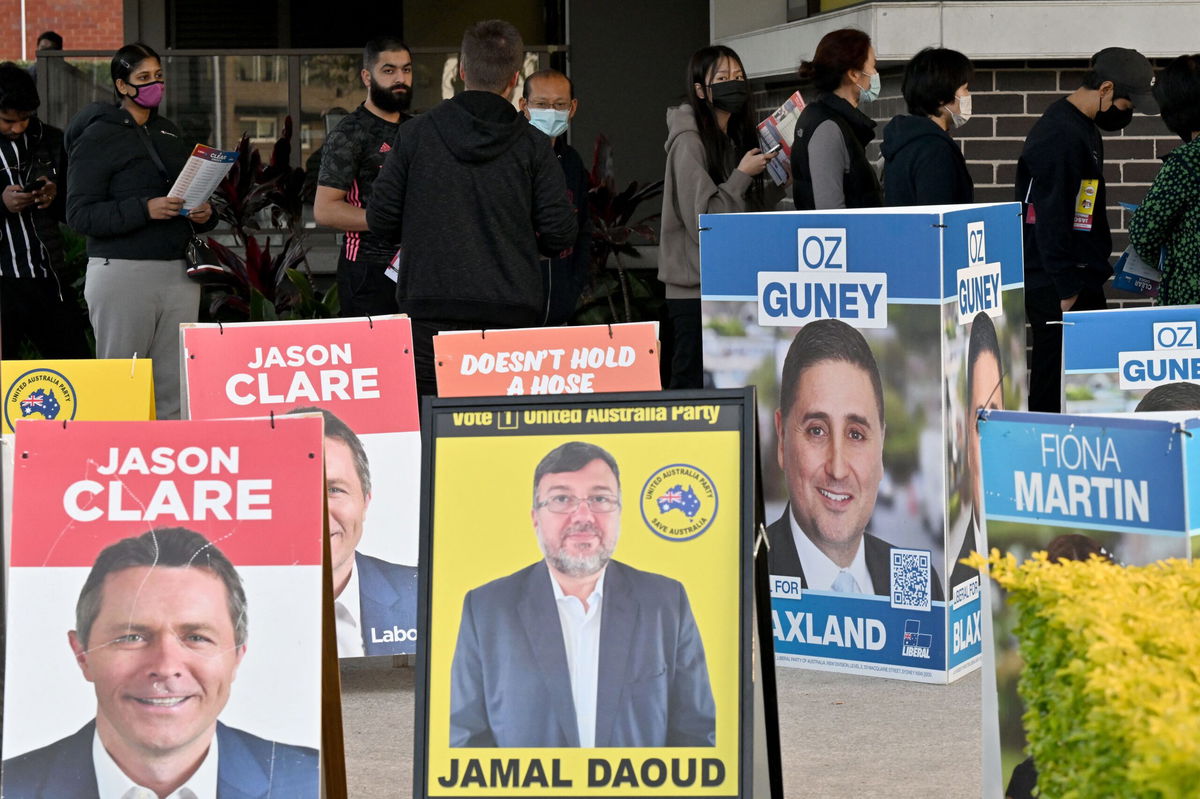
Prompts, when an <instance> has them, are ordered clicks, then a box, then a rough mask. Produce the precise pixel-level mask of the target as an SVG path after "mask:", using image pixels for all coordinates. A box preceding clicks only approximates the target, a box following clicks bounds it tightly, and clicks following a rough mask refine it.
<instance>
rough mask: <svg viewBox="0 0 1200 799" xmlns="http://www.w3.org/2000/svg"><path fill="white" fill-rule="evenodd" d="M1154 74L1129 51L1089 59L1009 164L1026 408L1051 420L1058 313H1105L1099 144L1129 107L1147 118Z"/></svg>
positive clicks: (1107, 270) (1057, 395)
mask: <svg viewBox="0 0 1200 799" xmlns="http://www.w3.org/2000/svg"><path fill="white" fill-rule="evenodd" d="M1153 81H1154V68H1153V67H1152V66H1151V65H1150V62H1149V61H1147V60H1146V58H1145V56H1143V55H1142V54H1141V53H1139V52H1137V51H1136V50H1127V49H1125V48H1123V47H1109V48H1106V49H1104V50H1101V51H1100V52H1098V53H1096V54H1095V55H1094V56H1092V60H1091V68H1090V69H1089V70H1088V71H1087V72H1086V73H1085V74H1084V76H1083V81H1082V84H1081V85H1080V87H1079V88H1078V89H1076V90H1075V91H1074V92H1072V93H1071V94H1069V95H1067V96H1066V97H1064V98H1062V99H1061V100H1057V101H1056V102H1054V103H1053V104H1052V105H1051V106H1050V107H1049V108H1048V109H1046V113H1044V114H1043V115H1042V117H1041V119H1039V120H1038V121H1037V122H1036V123H1035V124H1034V126H1033V129H1032V130H1031V131H1030V132H1029V136H1028V137H1027V138H1026V139H1025V147H1024V149H1023V150H1022V151H1021V159H1020V161H1018V162H1017V182H1016V190H1017V200H1019V201H1021V202H1023V203H1024V204H1025V205H1024V207H1023V220H1024V225H1023V230H1024V240H1025V314H1026V318H1027V319H1028V321H1029V325H1030V327H1031V329H1032V332H1033V351H1032V353H1031V357H1030V364H1029V410H1031V411H1047V412H1053V413H1057V412H1058V411H1059V410H1060V406H1061V402H1062V389H1061V381H1062V327H1061V325H1060V324H1058V323H1060V322H1061V321H1062V315H1063V312H1064V311H1071V310H1074V311H1090V310H1097V309H1102V308H1104V307H1105V300H1104V283H1105V282H1106V281H1107V280H1108V278H1109V277H1110V276H1111V275H1112V272H1113V270H1112V266H1111V265H1110V264H1109V256H1110V255H1111V253H1112V235H1111V233H1110V232H1109V227H1108V218H1107V216H1106V215H1105V205H1106V197H1105V190H1104V143H1103V140H1102V139H1101V137H1100V131H1101V130H1104V131H1118V130H1121V129H1122V128H1124V127H1125V126H1126V125H1128V124H1129V123H1130V121H1131V120H1132V119H1133V111H1134V109H1137V110H1138V111H1140V112H1142V113H1144V114H1157V113H1158V104H1157V103H1156V102H1155V100H1154V96H1153V94H1152V93H1151V84H1152V83H1153Z"/></svg>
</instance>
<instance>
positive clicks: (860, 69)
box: [792, 28, 883, 211]
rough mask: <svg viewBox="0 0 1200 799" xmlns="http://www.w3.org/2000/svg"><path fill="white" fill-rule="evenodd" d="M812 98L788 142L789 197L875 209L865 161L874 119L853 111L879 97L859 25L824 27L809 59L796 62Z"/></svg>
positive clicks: (804, 207)
mask: <svg viewBox="0 0 1200 799" xmlns="http://www.w3.org/2000/svg"><path fill="white" fill-rule="evenodd" d="M800 78H801V80H806V81H811V82H812V84H813V86H814V87H816V90H817V98H816V99H815V100H814V101H813V102H811V103H809V105H808V106H807V107H806V108H805V109H804V110H803V111H802V112H801V113H800V118H799V119H798V120H797V121H796V140H795V142H794V143H793V144H792V179H793V184H792V197H793V199H794V200H795V202H796V208H797V209H798V210H801V211H811V210H814V209H825V208H875V207H878V206H880V205H882V204H883V193H882V192H881V191H880V188H879V177H878V175H876V174H875V168H874V167H873V166H872V165H871V162H870V161H868V160H867V153H866V147H867V145H868V144H870V143H871V140H872V139H874V138H875V121H874V120H873V119H871V118H870V117H869V116H867V115H866V114H864V113H863V112H862V111H861V110H859V106H860V105H862V104H863V103H867V102H870V101H873V100H875V99H877V98H878V97H879V71H878V69H877V68H876V66H875V48H874V47H872V46H871V37H870V36H868V35H867V34H865V33H863V32H862V31H860V30H855V29H853V28H843V29H841V30H836V31H830V32H829V33H827V34H825V36H824V37H822V39H821V41H820V42H819V43H818V44H817V51H816V53H815V54H814V55H813V58H812V61H805V62H803V63H802V64H800Z"/></svg>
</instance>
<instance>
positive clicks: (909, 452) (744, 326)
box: [700, 203, 1025, 683]
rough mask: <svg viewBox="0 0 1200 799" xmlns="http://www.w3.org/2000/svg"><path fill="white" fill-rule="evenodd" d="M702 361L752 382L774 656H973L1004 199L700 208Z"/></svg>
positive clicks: (1000, 387)
mask: <svg viewBox="0 0 1200 799" xmlns="http://www.w3.org/2000/svg"><path fill="white" fill-rule="evenodd" d="M700 231H701V232H700V263H701V286H702V312H703V315H704V319H705V323H706V324H705V330H704V365H705V368H706V370H708V372H709V374H710V375H711V378H712V380H713V383H714V385H716V386H718V387H727V386H740V385H749V384H754V385H755V386H757V388H758V393H757V396H758V398H759V402H760V403H761V404H760V407H759V413H760V418H766V419H771V420H772V423H770V424H766V425H764V426H763V428H762V430H761V432H760V435H761V437H762V438H761V441H762V447H763V452H764V457H763V470H764V475H763V491H764V499H765V502H766V508H767V521H768V523H769V525H768V527H767V534H768V538H769V540H770V543H771V549H770V563H771V566H770V569H771V583H772V586H773V589H772V592H771V606H772V623H773V628H774V639H775V640H774V643H775V658H776V662H777V663H778V664H780V665H786V666H796V667H801V668H814V669H822V670H828V671H840V672H848V673H861V674H868V675H874V676H884V677H894V678H900V679H906V680H915V681H921V682H935V683H944V682H948V681H952V680H954V679H956V678H958V677H960V676H962V675H963V674H966V673H968V672H970V671H972V670H973V669H975V668H977V667H978V664H979V658H980V655H981V652H982V646H981V641H980V636H979V612H980V580H979V572H978V571H977V570H973V569H969V568H967V567H965V566H963V565H962V564H961V563H960V559H961V558H962V557H964V556H965V555H967V554H969V553H970V552H971V551H973V550H977V549H979V548H981V539H980V527H981V525H980V524H979V511H978V510H977V508H978V507H979V505H980V502H979V499H978V498H979V485H980V480H979V468H978V466H979V458H978V446H977V440H978V439H977V435H976V432H975V424H974V409H976V408H979V407H988V408H1002V407H1019V405H1020V403H1021V401H1022V397H1021V389H1020V386H1019V383H1018V381H1017V380H1014V377H1013V376H1014V375H1022V374H1024V368H1025V355H1024V350H1025V342H1024V335H1025V334H1024V299H1023V297H1024V292H1023V282H1022V281H1023V271H1022V261H1021V232H1020V220H1019V217H1018V207H1017V206H1016V205H1015V204H1012V203H1007V204H997V205H977V206H945V207H940V206H929V207H920V208H892V209H873V210H854V211H838V212H826V211H819V212H818V211H811V212H801V213H764V214H754V213H747V214H711V215H702V216H701V219H700Z"/></svg>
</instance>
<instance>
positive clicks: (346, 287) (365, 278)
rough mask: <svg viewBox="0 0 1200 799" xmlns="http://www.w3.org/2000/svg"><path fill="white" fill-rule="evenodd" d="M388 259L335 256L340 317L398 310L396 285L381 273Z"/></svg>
mask: <svg viewBox="0 0 1200 799" xmlns="http://www.w3.org/2000/svg"><path fill="white" fill-rule="evenodd" d="M387 266H388V262H387V261H375V260H367V259H365V258H360V259H359V260H357V261H350V260H347V259H346V254H345V253H342V254H341V255H339V256H338V266H337V287H338V301H339V302H340V303H341V310H339V311H338V315H339V316H383V315H384V314H394V313H398V312H399V311H398V308H397V305H396V284H395V283H394V282H393V281H392V279H391V278H389V277H388V276H387V275H385V274H384V270H385V269H387Z"/></svg>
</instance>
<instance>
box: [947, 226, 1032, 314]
mask: <svg viewBox="0 0 1200 799" xmlns="http://www.w3.org/2000/svg"><path fill="white" fill-rule="evenodd" d="M942 224H943V225H945V226H946V227H945V228H944V233H943V243H942V265H943V267H944V268H943V272H942V296H943V297H944V298H946V299H951V298H953V299H954V300H955V301H956V302H957V303H958V304H959V305H960V306H961V307H960V308H959V316H960V317H966V318H969V317H973V316H974V315H975V314H976V313H978V312H979V311H988V312H992V311H996V313H991V315H992V316H998V315H999V311H1000V309H1001V306H1000V297H999V291H1000V289H1009V288H1016V287H1019V286H1021V285H1022V284H1023V283H1024V280H1025V267H1024V263H1023V261H1022V253H1021V204H1020V203H1001V204H998V205H973V206H969V207H967V208H964V209H962V210H960V211H950V212H947V213H946V214H943V216H942Z"/></svg>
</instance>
